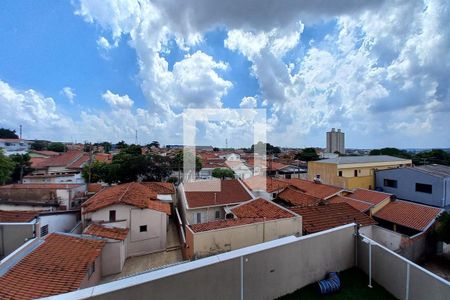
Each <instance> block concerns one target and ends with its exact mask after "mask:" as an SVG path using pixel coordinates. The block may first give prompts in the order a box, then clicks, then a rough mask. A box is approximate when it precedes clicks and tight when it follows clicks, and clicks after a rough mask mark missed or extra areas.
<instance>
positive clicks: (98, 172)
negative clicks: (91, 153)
mask: <svg viewBox="0 0 450 300" xmlns="http://www.w3.org/2000/svg"><path fill="white" fill-rule="evenodd" d="M108 171H109V170H108V164H107V163H105V162H101V161H94V162H92V163H91V164H90V165H88V164H87V165H85V166H84V167H83V171H82V173H81V175H82V176H83V178H84V180H85V181H86V182H88V183H95V182H99V181H105V178H106V177H107V173H108ZM89 174H90V176H89ZM89 177H90V178H89ZM105 182H106V181H105Z"/></svg>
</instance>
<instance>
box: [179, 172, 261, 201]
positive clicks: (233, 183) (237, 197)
mask: <svg viewBox="0 0 450 300" xmlns="http://www.w3.org/2000/svg"><path fill="white" fill-rule="evenodd" d="M211 187H217V189H211ZM184 188H185V193H186V201H187V203H188V206H189V208H198V207H205V206H214V205H230V204H236V203H240V202H245V201H248V200H250V199H252V198H253V197H252V195H250V194H249V193H248V192H247V191H246V189H245V188H244V187H243V186H242V184H241V183H240V182H239V181H238V180H237V179H230V180H214V181H199V182H189V183H186V184H185V185H184ZM199 189H200V190H201V191H198V190H199Z"/></svg>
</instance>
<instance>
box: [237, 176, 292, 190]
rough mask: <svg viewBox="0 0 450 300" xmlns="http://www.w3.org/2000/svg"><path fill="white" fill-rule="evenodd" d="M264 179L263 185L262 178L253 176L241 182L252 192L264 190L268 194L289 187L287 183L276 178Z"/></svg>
mask: <svg viewBox="0 0 450 300" xmlns="http://www.w3.org/2000/svg"><path fill="white" fill-rule="evenodd" d="M265 179H266V182H265V185H264V177H263V176H253V177H250V178H247V179H244V180H243V182H244V184H245V185H246V186H247V187H248V188H249V189H250V190H252V191H262V190H265V191H267V192H268V193H273V192H276V191H279V190H282V189H284V188H285V187H287V186H288V185H289V183H288V182H286V181H283V180H280V179H277V178H272V177H266V178H265Z"/></svg>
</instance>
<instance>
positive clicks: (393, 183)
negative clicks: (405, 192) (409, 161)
mask: <svg viewBox="0 0 450 300" xmlns="http://www.w3.org/2000/svg"><path fill="white" fill-rule="evenodd" d="M383 185H384V186H386V187H391V188H397V180H393V179H385V180H384V182H383Z"/></svg>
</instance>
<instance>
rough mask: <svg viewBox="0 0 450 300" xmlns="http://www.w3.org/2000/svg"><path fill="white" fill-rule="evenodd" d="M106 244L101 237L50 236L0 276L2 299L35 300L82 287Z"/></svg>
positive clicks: (0, 294)
mask: <svg viewBox="0 0 450 300" xmlns="http://www.w3.org/2000/svg"><path fill="white" fill-rule="evenodd" d="M104 245H105V242H104V241H100V240H94V239H87V238H79V237H75V236H69V235H65V234H58V233H53V234H50V235H48V236H47V237H46V238H45V239H44V242H43V244H41V245H40V246H38V247H37V248H36V249H34V250H33V251H32V252H31V253H30V254H28V255H27V256H25V257H24V258H23V259H22V260H20V261H19V262H18V263H17V264H16V265H14V266H13V267H12V268H11V269H10V270H9V271H7V273H6V274H5V275H3V276H2V277H0V298H2V299H35V298H41V297H47V296H51V295H57V294H61V293H67V292H71V291H74V290H77V289H79V288H80V285H81V284H82V281H83V280H84V279H85V277H86V275H87V270H88V266H89V265H90V264H92V263H93V262H94V261H95V259H96V258H97V257H98V256H99V255H100V254H101V252H102V249H103V246H104Z"/></svg>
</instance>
